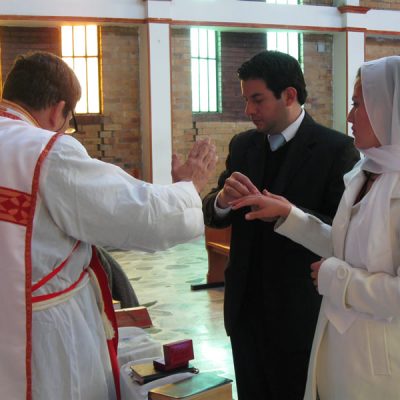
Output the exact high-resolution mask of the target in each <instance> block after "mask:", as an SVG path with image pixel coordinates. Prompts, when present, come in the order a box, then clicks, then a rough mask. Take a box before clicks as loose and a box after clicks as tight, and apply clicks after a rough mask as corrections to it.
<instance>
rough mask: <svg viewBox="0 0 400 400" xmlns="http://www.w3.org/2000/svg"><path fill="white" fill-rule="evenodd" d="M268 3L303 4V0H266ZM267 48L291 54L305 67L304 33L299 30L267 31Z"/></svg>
mask: <svg viewBox="0 0 400 400" xmlns="http://www.w3.org/2000/svg"><path fill="white" fill-rule="evenodd" d="M265 2H266V3H267V4H291V5H298V4H303V0H265ZM267 49H268V50H278V51H281V52H282V53H287V54H290V55H291V56H292V57H294V58H295V59H296V60H298V62H299V63H300V65H301V67H302V68H303V35H302V34H301V33H297V32H287V31H280V32H273V31H270V32H267Z"/></svg>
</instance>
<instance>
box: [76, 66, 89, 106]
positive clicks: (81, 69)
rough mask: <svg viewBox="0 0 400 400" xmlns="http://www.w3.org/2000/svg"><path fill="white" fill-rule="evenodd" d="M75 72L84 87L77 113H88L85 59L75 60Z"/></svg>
mask: <svg viewBox="0 0 400 400" xmlns="http://www.w3.org/2000/svg"><path fill="white" fill-rule="evenodd" d="M74 70H75V74H76V76H77V78H78V79H79V82H80V84H81V87H82V97H81V99H80V100H79V102H78V104H77V105H76V109H75V110H76V112H77V113H87V112H88V110H87V80H86V60H85V59H84V58H75V62H74Z"/></svg>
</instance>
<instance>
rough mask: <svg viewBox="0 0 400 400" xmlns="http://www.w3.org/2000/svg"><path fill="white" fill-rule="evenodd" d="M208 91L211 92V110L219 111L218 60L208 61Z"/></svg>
mask: <svg viewBox="0 0 400 400" xmlns="http://www.w3.org/2000/svg"><path fill="white" fill-rule="evenodd" d="M208 92H209V110H208V111H214V112H215V111H217V62H216V61H215V60H209V61H208Z"/></svg>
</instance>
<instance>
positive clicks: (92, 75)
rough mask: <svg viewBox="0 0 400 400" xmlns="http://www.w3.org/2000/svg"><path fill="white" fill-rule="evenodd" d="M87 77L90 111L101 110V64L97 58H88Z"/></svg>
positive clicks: (96, 111)
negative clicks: (99, 64)
mask: <svg viewBox="0 0 400 400" xmlns="http://www.w3.org/2000/svg"><path fill="white" fill-rule="evenodd" d="M87 78H88V112H90V113H99V112H100V101H99V100H100V99H99V66H98V62H97V58H88V59H87Z"/></svg>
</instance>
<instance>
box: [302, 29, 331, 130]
mask: <svg viewBox="0 0 400 400" xmlns="http://www.w3.org/2000/svg"><path fill="white" fill-rule="evenodd" d="M303 43H304V78H305V80H306V84H307V92H308V97H307V101H306V104H305V109H306V110H307V111H308V112H309V113H310V114H311V116H312V117H313V118H314V119H315V120H316V121H317V122H319V123H320V124H323V125H326V126H329V127H332V112H333V96H332V35H318V34H305V35H304V41H303Z"/></svg>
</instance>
